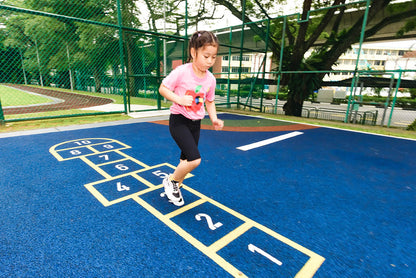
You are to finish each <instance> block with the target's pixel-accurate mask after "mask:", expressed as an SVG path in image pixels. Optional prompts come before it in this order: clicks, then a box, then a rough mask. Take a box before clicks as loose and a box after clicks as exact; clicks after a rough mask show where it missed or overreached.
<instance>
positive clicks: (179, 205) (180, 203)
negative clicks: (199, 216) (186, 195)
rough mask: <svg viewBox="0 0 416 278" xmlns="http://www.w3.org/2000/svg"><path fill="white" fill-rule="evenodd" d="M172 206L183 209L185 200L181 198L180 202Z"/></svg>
mask: <svg viewBox="0 0 416 278" xmlns="http://www.w3.org/2000/svg"><path fill="white" fill-rule="evenodd" d="M172 204H174V205H175V206H177V207H181V206H183V205H184V204H185V201H184V200H183V198H182V196H181V199H180V200H179V201H178V202H172Z"/></svg>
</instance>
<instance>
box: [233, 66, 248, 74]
mask: <svg viewBox="0 0 416 278" xmlns="http://www.w3.org/2000/svg"><path fill="white" fill-rule="evenodd" d="M238 69H239V67H231V72H232V73H238ZM241 72H242V73H247V72H250V68H249V67H241Z"/></svg>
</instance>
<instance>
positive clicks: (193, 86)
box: [159, 31, 224, 206]
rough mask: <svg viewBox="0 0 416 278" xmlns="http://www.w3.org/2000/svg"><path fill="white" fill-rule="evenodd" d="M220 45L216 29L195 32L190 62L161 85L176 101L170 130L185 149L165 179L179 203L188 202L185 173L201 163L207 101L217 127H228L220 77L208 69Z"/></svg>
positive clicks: (168, 191)
mask: <svg viewBox="0 0 416 278" xmlns="http://www.w3.org/2000/svg"><path fill="white" fill-rule="evenodd" d="M218 47H219V43H218V39H217V37H216V36H215V35H214V34H213V33H212V32H208V31H198V32H195V33H194V34H193V35H192V37H191V39H190V41H189V49H188V51H189V58H188V61H187V63H186V64H184V65H181V66H178V67H177V68H176V69H174V70H173V71H172V72H171V73H170V74H169V75H168V76H166V78H165V79H163V81H162V84H161V85H160V88H159V92H160V94H161V95H162V96H163V97H165V98H166V99H168V100H170V101H172V103H173V104H172V106H171V107H170V111H171V114H170V118H169V131H170V134H171V135H172V137H173V139H174V140H175V142H176V144H177V145H178V146H179V148H180V149H181V156H180V162H179V165H178V166H177V167H176V170H175V171H174V173H173V174H172V175H170V176H169V177H167V178H165V179H164V180H163V186H164V188H165V193H166V196H167V197H168V198H169V199H170V200H171V201H172V202H173V203H174V204H175V205H177V206H182V205H183V204H184V200H183V198H182V194H181V191H180V189H179V188H180V185H181V184H182V182H183V180H184V179H185V176H186V175H187V174H188V173H190V172H191V171H192V170H194V169H195V168H196V167H198V166H199V164H200V163H201V155H200V153H199V150H198V141H199V134H200V129H201V119H202V118H204V117H205V109H204V103H205V105H206V109H207V112H208V115H209V117H210V119H211V122H212V125H213V126H214V128H215V130H221V129H222V128H223V126H224V122H223V121H222V120H220V119H218V118H217V111H216V109H215V103H214V98H215V86H216V80H215V77H214V75H213V74H212V73H211V72H209V71H208V69H209V68H210V67H212V66H213V65H214V63H215V59H216V57H217V52H218Z"/></svg>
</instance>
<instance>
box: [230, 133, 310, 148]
mask: <svg viewBox="0 0 416 278" xmlns="http://www.w3.org/2000/svg"><path fill="white" fill-rule="evenodd" d="M301 134H303V132H300V131H294V132H291V133H287V134H284V135H280V136H277V137H273V138H270V139H266V140H263V141H259V142H256V143H252V144H248V145H245V146H241V147H237V149H239V150H242V151H249V150H251V149H255V148H259V147H263V146H266V145H269V144H273V143H276V142H279V141H282V140H285V139H289V138H292V137H295V136H298V135H301Z"/></svg>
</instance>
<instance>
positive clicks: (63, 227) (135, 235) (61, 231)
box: [0, 116, 416, 277]
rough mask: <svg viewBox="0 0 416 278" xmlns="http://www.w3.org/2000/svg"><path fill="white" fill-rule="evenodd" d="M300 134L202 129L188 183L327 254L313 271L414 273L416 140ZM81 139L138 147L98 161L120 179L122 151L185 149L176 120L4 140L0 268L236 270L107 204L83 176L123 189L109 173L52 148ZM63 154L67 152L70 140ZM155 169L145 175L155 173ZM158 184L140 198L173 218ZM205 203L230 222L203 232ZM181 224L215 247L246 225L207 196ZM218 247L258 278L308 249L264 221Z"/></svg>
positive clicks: (14, 271) (17, 272)
mask: <svg viewBox="0 0 416 278" xmlns="http://www.w3.org/2000/svg"><path fill="white" fill-rule="evenodd" d="M226 117H230V118H233V117H234V116H226ZM233 119H235V118H233ZM225 124H226V122H225ZM302 132H303V134H302V135H299V136H296V137H293V138H290V139H287V140H283V141H280V142H277V143H273V144H270V145H267V146H264V147H260V148H256V149H253V150H250V151H241V150H238V149H236V147H239V146H242V145H246V144H250V143H253V142H257V141H261V140H264V139H268V138H272V137H275V136H279V135H283V134H287V133H288V132H287V131H281V132H261V133H254V132H244V133H239V132H216V131H210V130H202V131H201V141H200V151H201V154H202V159H203V161H202V163H201V166H200V167H199V168H197V169H196V170H195V171H194V172H193V173H192V174H193V175H194V176H193V177H191V178H189V179H187V180H185V184H186V185H187V186H189V187H190V188H192V189H193V190H196V191H197V192H199V193H201V194H204V195H205V196H207V197H209V198H212V199H213V200H215V201H216V202H218V204H221V205H223V206H225V207H227V208H230V209H231V210H233V211H235V212H237V213H238V214H241V215H243V216H245V217H247V218H248V219H251V220H252V221H254V222H256V223H259V224H260V225H262V226H264V227H267V228H268V229H270V230H272V231H274V232H276V233H278V234H279V235H282V236H283V237H285V238H287V239H289V240H291V241H293V242H295V243H296V244H298V245H300V246H302V247H304V248H306V249H308V250H311V251H312V252H314V253H316V254H319V255H320V256H322V257H323V258H325V261H324V262H323V263H322V265H320V266H319V267H318V270H317V272H316V274H315V277H415V276H416V266H415V264H414V261H415V258H416V238H415V234H416V206H415V204H416V190H415V184H416V176H415V169H416V162H415V160H414V158H415V157H416V148H415V147H416V142H415V141H412V140H403V139H396V138H391V137H383V136H375V135H369V134H363V133H355V132H348V131H343V130H336V129H328V128H317V129H309V130H303V131H302ZM85 138H110V139H113V140H116V141H117V142H120V144H121V145H117V144H118V143H116V142H111V146H112V147H116V148H119V147H122V146H123V144H125V145H128V146H129V147H131V148H126V149H122V150H120V151H119V152H111V158H110V160H112V161H115V162H114V163H109V164H102V165H101V166H100V169H101V171H102V172H106V173H109V175H111V176H112V177H116V176H117V175H119V173H118V172H117V167H112V165H113V166H114V165H117V163H119V162H118V161H120V159H123V154H125V155H127V156H128V157H130V158H134V159H133V160H132V159H130V160H127V161H124V162H123V163H124V164H123V165H124V166H127V167H128V168H129V171H130V170H131V171H141V170H140V169H146V167H145V166H143V165H141V164H138V163H137V161H140V162H142V163H144V164H146V165H148V166H151V167H153V166H155V167H156V165H160V164H163V163H168V164H169V165H176V164H177V162H178V159H179V150H178V148H177V147H176V145H175V143H174V141H173V140H172V139H171V137H170V135H169V131H168V127H167V126H163V125H157V124H153V123H136V124H125V125H119V126H111V127H100V128H91V129H82V130H74V131H63V132H52V133H47V134H38V135H29V136H19V137H11V138H2V139H0V153H1V156H0V176H1V179H0V191H1V194H0V276H1V277H58V276H59V277H231V276H232V275H231V274H229V273H228V272H227V271H226V270H225V269H224V268H223V267H222V266H220V265H219V264H217V263H216V262H214V261H213V260H212V259H211V258H210V257H209V256H207V255H206V254H204V252H203V251H201V250H199V249H198V248H196V247H195V246H193V245H192V244H190V243H189V241H187V240H186V239H185V238H184V237H183V236H181V235H179V234H178V233H176V232H175V231H173V230H172V229H171V228H170V227H168V226H167V225H166V224H165V223H164V222H162V221H160V220H159V219H158V218H157V217H155V215H154V214H152V213H151V212H149V211H148V210H146V209H145V208H144V207H142V206H141V205H140V204H139V203H138V202H136V201H135V199H132V198H127V199H126V200H123V201H120V202H117V203H114V204H111V205H109V206H104V205H103V204H102V203H101V202H100V200H98V199H97V198H96V196H94V195H93V194H91V192H90V191H89V190H88V189H87V188H86V187H85V185H86V184H91V185H92V186H93V187H94V188H95V189H97V191H99V192H100V193H101V194H102V196H104V198H105V199H106V200H109V201H111V200H115V199H116V198H118V197H119V195H117V194H119V193H120V192H116V193H115V191H114V190H111V187H110V186H109V184H111V182H112V181H113V180H112V178H108V177H107V180H106V177H103V175H102V174H100V173H99V172H97V171H96V170H95V169H93V167H91V166H90V165H87V164H86V163H85V162H84V161H82V160H81V159H79V158H75V159H67V160H64V161H58V160H57V159H56V158H55V157H54V156H53V155H52V154H51V153H50V151H49V149H50V148H51V147H52V146H55V145H57V144H60V143H63V142H68V141H72V140H78V139H85ZM104 141H105V140H104ZM100 147H101V149H100ZM96 149H97V151H99V152H100V153H98V154H96V155H94V156H90V161H91V163H92V164H94V165H98V164H99V163H100V162H99V159H100V155H102V154H103V153H104V152H105V151H106V150H107V149H106V146H104V145H100V146H97V147H96ZM85 150H86V151H90V150H89V149H88V148H85ZM68 153H69V154H68ZM61 154H62V156H65V155H67V154H68V155H69V156H70V155H71V149H70V150H67V151H62V152H61ZM119 164H120V163H119ZM155 169H156V168H155ZM157 169H161V170H160V171H164V172H168V171H169V170H170V169H171V168H170V167H169V166H166V165H162V166H160V167H159V168H157ZM151 172H152V171H143V173H142V174H141V172H138V175H141V177H142V178H143V179H145V180H149V181H152V177H151V176H152V175H151ZM119 180H120V182H121V184H129V185H132V186H130V191H140V190H143V189H145V188H147V187H146V186H145V185H143V184H141V183H137V182H134V181H136V180H135V179H134V178H132V176H130V175H126V176H123V177H122V178H120V179H118V180H117V181H119ZM133 180H134V181H133ZM152 183H157V182H153V181H152ZM155 185H157V184H155ZM159 192H161V191H152V192H149V193H147V194H143V195H141V196H140V197H141V199H142V200H144V201H145V202H147V203H148V204H150V206H151V207H154V208H156V209H157V210H158V211H160V212H161V213H162V214H163V215H165V214H167V213H169V212H171V211H172V210H174V209H176V207H174V206H173V205H172V204H170V203H168V202H167V201H166V200H165V199H163V198H161V197H160V196H159ZM122 193H123V192H121V193H120V194H122ZM123 194H125V195H123V196H128V195H126V194H127V193H123ZM184 198H185V201H186V202H187V204H189V203H191V202H192V201H195V200H197V199H198V198H197V197H196V196H195V194H192V192H191V191H188V190H184ZM201 212H206V213H207V214H209V215H210V216H211V217H212V220H213V222H214V223H215V222H221V223H222V224H223V225H222V226H221V227H219V228H217V229H216V230H210V229H207V222H206V221H205V220H203V221H197V220H196V219H195V216H196V215H197V214H198V213H201ZM171 221H172V222H173V223H174V224H175V225H178V226H179V227H181V228H182V229H183V230H184V231H185V232H186V233H188V234H189V235H191V236H192V237H194V238H196V239H197V240H199V241H200V242H202V243H203V244H204V245H205V246H210V245H211V244H213V243H215V242H216V241H217V240H218V239H220V238H222V237H223V236H225V235H227V233H230V232H232V231H233V230H234V229H235V228H237V227H239V226H240V225H241V224H242V223H243V222H244V221H242V220H241V219H239V218H238V217H236V216H235V215H234V214H232V213H230V212H229V211H225V210H224V209H223V208H222V207H219V206H217V205H216V203H215V204H212V203H209V202H207V203H204V204H202V205H201V206H198V207H195V208H192V209H190V210H187V211H186V212H184V213H180V214H178V215H176V216H174V217H172V218H171ZM249 243H250V244H253V245H255V246H256V247H257V248H259V249H261V250H265V251H267V253H268V254H269V255H270V256H272V257H274V258H276V259H279V260H280V261H281V262H282V265H280V266H279V265H278V264H276V263H274V262H272V261H271V259H270V257H267V256H266V255H264V254H263V255H260V253H259V251H258V249H257V251H256V252H257V253H255V252H254V253H253V252H250V251H248V249H247V245H248V244H249ZM217 254H218V255H219V256H221V257H222V258H224V259H225V260H226V261H227V262H228V263H229V264H231V265H232V266H234V267H235V268H237V269H239V270H240V271H242V272H243V273H244V274H246V275H247V276H250V277H293V276H294V275H296V273H298V271H299V270H300V269H301V268H302V267H303V266H304V265H305V264H306V263H307V261H308V259H309V256H308V255H305V253H304V252H301V251H299V249H298V248H293V247H292V246H289V245H288V244H286V243H285V242H284V241H281V240H277V239H276V238H275V237H273V236H270V235H268V234H266V233H265V232H264V230H261V229H258V228H255V227H252V228H250V229H249V230H247V231H246V232H244V233H242V234H241V235H240V236H238V237H237V238H236V239H235V240H233V241H231V242H230V243H228V244H226V245H225V246H224V247H223V248H220V249H219V250H218V252H217Z"/></svg>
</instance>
